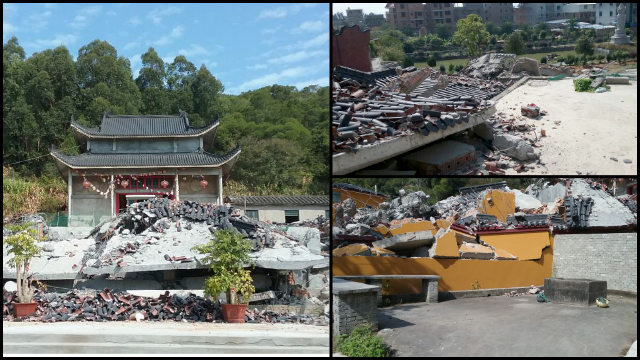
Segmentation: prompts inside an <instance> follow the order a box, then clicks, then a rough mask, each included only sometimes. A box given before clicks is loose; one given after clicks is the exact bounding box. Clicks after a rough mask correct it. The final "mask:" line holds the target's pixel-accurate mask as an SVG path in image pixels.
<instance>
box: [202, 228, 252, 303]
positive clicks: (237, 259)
mask: <svg viewBox="0 0 640 360" xmlns="http://www.w3.org/2000/svg"><path fill="white" fill-rule="evenodd" d="M193 249H194V250H196V251H198V252H199V253H200V254H203V255H206V256H205V257H204V259H203V262H204V263H206V264H208V265H209V268H210V269H211V270H212V271H213V273H214V275H213V276H211V277H209V278H208V279H207V280H206V281H205V284H204V294H205V296H211V297H212V298H213V299H217V298H218V295H219V294H220V293H221V292H223V291H224V292H225V293H226V295H227V304H246V303H248V302H249V298H250V297H251V295H252V294H253V293H254V292H255V290H256V289H255V287H254V286H253V279H252V278H251V271H250V270H248V269H245V268H244V266H245V265H246V264H250V263H251V259H250V258H249V251H250V250H251V244H249V242H248V241H247V240H245V239H244V238H243V237H242V235H240V234H234V233H232V232H230V231H227V230H221V231H218V232H216V233H215V239H213V240H211V241H209V242H208V243H206V244H202V245H198V246H194V247H193ZM240 296H242V301H241V300H240Z"/></svg>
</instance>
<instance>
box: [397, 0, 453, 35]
mask: <svg viewBox="0 0 640 360" xmlns="http://www.w3.org/2000/svg"><path fill="white" fill-rule="evenodd" d="M386 8H387V9H388V12H387V21H388V22H389V23H390V24H391V26H392V27H393V28H394V29H403V28H410V29H414V30H420V29H421V28H424V30H427V31H429V32H433V31H435V29H436V28H437V26H438V25H440V24H443V25H447V26H449V27H450V28H452V29H453V28H455V26H456V17H455V15H454V7H453V3H426V4H422V3H387V6H386Z"/></svg>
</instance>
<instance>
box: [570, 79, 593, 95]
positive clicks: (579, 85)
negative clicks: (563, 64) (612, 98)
mask: <svg viewBox="0 0 640 360" xmlns="http://www.w3.org/2000/svg"><path fill="white" fill-rule="evenodd" d="M592 82H593V80H592V79H575V80H573V87H574V88H575V89H576V91H578V92H585V91H586V92H593V89H592V88H591V83H592Z"/></svg>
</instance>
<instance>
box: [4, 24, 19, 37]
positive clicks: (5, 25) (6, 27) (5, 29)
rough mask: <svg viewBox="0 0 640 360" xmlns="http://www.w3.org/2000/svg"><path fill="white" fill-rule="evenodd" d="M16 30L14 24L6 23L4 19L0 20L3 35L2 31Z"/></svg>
mask: <svg viewBox="0 0 640 360" xmlns="http://www.w3.org/2000/svg"><path fill="white" fill-rule="evenodd" d="M17 30H18V28H17V27H15V26H14V25H12V24H11V23H8V22H6V21H3V22H2V34H3V35H4V33H10V32H15V31H17ZM3 37H4V36H3Z"/></svg>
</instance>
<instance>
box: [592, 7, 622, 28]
mask: <svg viewBox="0 0 640 360" xmlns="http://www.w3.org/2000/svg"><path fill="white" fill-rule="evenodd" d="M610 4H613V5H610ZM617 7H618V3H598V4H596V23H597V24H600V25H614V23H615V22H616V11H617V10H616V9H617ZM610 11H612V14H613V15H609V14H610V13H609V12H610ZM600 12H602V16H600Z"/></svg>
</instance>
